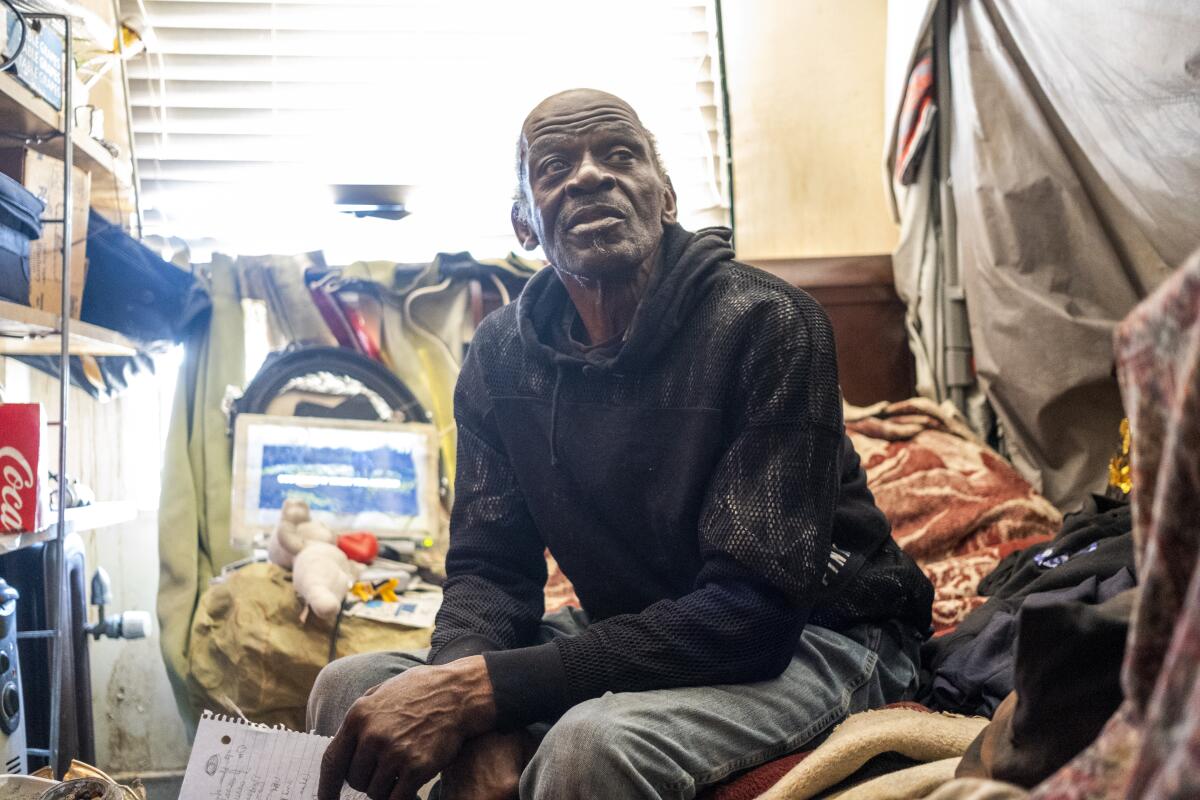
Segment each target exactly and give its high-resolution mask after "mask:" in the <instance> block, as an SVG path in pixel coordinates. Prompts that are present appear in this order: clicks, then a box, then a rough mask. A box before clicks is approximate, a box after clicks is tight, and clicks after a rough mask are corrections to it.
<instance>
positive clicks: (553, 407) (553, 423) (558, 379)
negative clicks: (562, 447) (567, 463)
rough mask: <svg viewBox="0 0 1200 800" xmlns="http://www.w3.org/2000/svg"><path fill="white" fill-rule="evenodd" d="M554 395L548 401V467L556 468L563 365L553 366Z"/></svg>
mask: <svg viewBox="0 0 1200 800" xmlns="http://www.w3.org/2000/svg"><path fill="white" fill-rule="evenodd" d="M554 367H555V372H554V395H553V396H552V398H551V400H550V466H552V467H557V466H558V389H559V387H560V386H562V376H563V365H562V364H561V363H560V364H555V365H554Z"/></svg>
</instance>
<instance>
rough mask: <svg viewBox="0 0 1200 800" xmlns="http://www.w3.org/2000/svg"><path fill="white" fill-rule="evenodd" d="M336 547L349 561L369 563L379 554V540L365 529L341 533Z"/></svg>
mask: <svg viewBox="0 0 1200 800" xmlns="http://www.w3.org/2000/svg"><path fill="white" fill-rule="evenodd" d="M337 544H338V549H339V550H341V551H342V552H343V553H345V554H346V558H348V559H350V560H351V561H358V562H360V563H362V564H370V563H371V562H372V561H374V560H375V556H377V555H379V540H378V539H376V538H375V534H373V533H367V532H366V531H357V532H355V533H343V534H342V535H341V536H339V537H338V542H337Z"/></svg>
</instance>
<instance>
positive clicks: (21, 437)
mask: <svg viewBox="0 0 1200 800" xmlns="http://www.w3.org/2000/svg"><path fill="white" fill-rule="evenodd" d="M45 442H46V417H45V413H44V412H43V411H42V407H41V405H39V404H38V403H4V404H0V536H12V535H15V534H20V533H26V532H31V531H39V530H41V529H42V528H44V527H46V526H47V525H48V524H49V523H50V522H52V521H53V520H50V519H49V518H48V510H47V509H48V504H47V503H46V498H47V494H46V487H47V471H46V469H47V461H48V458H47V455H48V451H47V449H46V447H45ZM0 549H2V548H0Z"/></svg>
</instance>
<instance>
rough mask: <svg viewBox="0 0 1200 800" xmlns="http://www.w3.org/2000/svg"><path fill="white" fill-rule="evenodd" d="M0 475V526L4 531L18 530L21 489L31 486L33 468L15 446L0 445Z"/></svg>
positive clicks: (22, 505) (22, 504) (21, 501)
mask: <svg viewBox="0 0 1200 800" xmlns="http://www.w3.org/2000/svg"><path fill="white" fill-rule="evenodd" d="M6 461H11V462H12V463H6ZM0 477H2V478H3V481H4V484H3V487H2V488H0V527H3V528H4V530H6V531H19V530H21V509H22V508H24V506H25V501H24V500H23V499H22V497H21V491H22V490H23V489H30V488H32V487H33V470H32V469H31V468H30V466H29V461H28V460H26V458H25V456H24V455H22V454H21V451H20V450H18V449H17V448H15V447H0Z"/></svg>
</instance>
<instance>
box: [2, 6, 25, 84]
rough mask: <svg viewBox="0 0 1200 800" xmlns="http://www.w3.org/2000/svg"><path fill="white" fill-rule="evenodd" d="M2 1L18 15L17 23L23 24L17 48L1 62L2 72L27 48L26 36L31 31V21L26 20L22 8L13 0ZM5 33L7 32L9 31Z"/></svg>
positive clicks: (15, 61)
mask: <svg viewBox="0 0 1200 800" xmlns="http://www.w3.org/2000/svg"><path fill="white" fill-rule="evenodd" d="M0 2H2V3H4V5H6V6H8V10H9V11H11V12H12V13H13V14H14V15H15V16H16V18H17V24H18V25H20V26H21V38H20V39H18V40H17V49H16V50H13V54H12V55H11V56H9V57H8V58H7V59H5V61H4V63H3V64H0V72H3V71H4V70H6V69H8V68H9V67H11V66H12V65H13V64H15V63H17V56H19V55H21V51H22V50H24V49H25V37H26V36H27V35H28V32H29V23H28V22H27V21H26V19H25V15H24V14H22V13H21V11H20V9H18V8H17V7H16V6H14V5H13V4H12V0H0ZM5 33H6V34H7V31H6V32H5ZM6 39H7V36H6Z"/></svg>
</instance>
